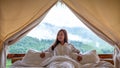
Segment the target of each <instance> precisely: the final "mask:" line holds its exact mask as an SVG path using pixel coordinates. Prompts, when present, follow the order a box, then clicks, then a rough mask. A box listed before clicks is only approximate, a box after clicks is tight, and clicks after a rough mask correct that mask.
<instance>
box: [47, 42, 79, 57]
mask: <svg viewBox="0 0 120 68" xmlns="http://www.w3.org/2000/svg"><path fill="white" fill-rule="evenodd" d="M46 51H47V52H51V53H53V56H64V55H67V56H69V57H70V55H71V54H72V53H78V52H80V51H79V50H78V49H76V48H75V47H74V46H73V45H71V44H68V43H65V44H64V45H61V44H58V45H57V46H56V47H55V49H54V50H53V51H52V49H51V47H50V48H49V49H48V50H46Z"/></svg>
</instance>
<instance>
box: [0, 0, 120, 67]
mask: <svg viewBox="0 0 120 68" xmlns="http://www.w3.org/2000/svg"><path fill="white" fill-rule="evenodd" d="M60 1H62V2H63V3H65V4H66V5H67V6H68V7H69V8H70V9H71V10H72V11H73V12H74V14H75V15H76V16H77V17H78V18H79V19H81V20H82V21H83V22H84V24H85V25H86V26H88V27H89V28H90V29H91V30H93V31H94V32H95V33H96V34H97V35H98V36H100V37H101V38H102V39H104V40H105V41H107V42H109V43H110V44H112V45H113V46H114V47H115V55H114V62H115V67H116V68H120V56H119V55H120V27H119V26H120V19H119V18H120V1H119V0H60ZM56 2H57V0H20V1H19V0H0V59H1V61H0V67H1V68H4V67H5V59H6V47H7V46H8V45H9V44H12V43H14V42H15V41H16V40H17V39H19V38H21V37H22V36H24V34H26V33H27V32H29V31H30V30H31V29H32V28H34V27H35V26H36V25H37V24H38V23H39V22H37V23H36V22H35V21H36V20H37V19H38V18H40V20H42V19H43V17H44V15H45V13H46V12H47V11H48V10H49V9H50V8H51V7H52V6H53V5H54V4H55V3H56Z"/></svg>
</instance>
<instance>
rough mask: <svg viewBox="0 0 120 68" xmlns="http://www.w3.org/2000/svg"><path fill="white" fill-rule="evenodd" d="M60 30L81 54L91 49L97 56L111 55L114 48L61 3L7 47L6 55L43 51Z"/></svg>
mask: <svg viewBox="0 0 120 68" xmlns="http://www.w3.org/2000/svg"><path fill="white" fill-rule="evenodd" d="M61 28H63V29H66V30H67V32H68V41H69V43H71V44H73V45H74V46H75V47H76V48H77V49H79V50H80V52H81V53H84V52H86V51H89V50H93V49H95V50H97V53H99V54H112V53H113V50H114V47H112V46H111V45H110V44H108V43H107V42H105V41H104V40H102V39H101V38H99V37H98V36H97V35H96V34H95V33H93V32H92V31H91V30H90V29H89V28H87V27H86V26H85V25H84V24H83V23H82V22H81V21H80V20H79V19H78V18H77V17H76V16H75V15H74V14H73V13H72V12H71V10H70V9H69V8H68V7H67V6H66V5H64V4H61V3H58V4H56V5H55V6H53V7H52V8H51V10H50V11H49V12H48V14H47V15H46V17H45V18H44V19H43V21H42V22H41V23H40V24H39V25H38V26H36V27H35V28H34V29H33V30H32V31H30V32H29V33H28V34H27V35H26V36H24V37H23V38H21V40H19V41H18V42H16V43H15V44H12V45H11V46H9V49H8V53H10V54H24V53H26V52H27V51H28V50H29V49H35V50H38V51H43V50H45V49H47V48H48V47H50V46H51V45H52V43H53V42H54V40H55V38H56V35H57V32H58V30H59V29H61ZM8 62H9V61H8Z"/></svg>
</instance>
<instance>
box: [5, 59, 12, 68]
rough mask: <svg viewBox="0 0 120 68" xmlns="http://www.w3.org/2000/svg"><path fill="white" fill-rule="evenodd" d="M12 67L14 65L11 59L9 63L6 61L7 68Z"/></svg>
mask: <svg viewBox="0 0 120 68" xmlns="http://www.w3.org/2000/svg"><path fill="white" fill-rule="evenodd" d="M10 65H12V63H11V59H7V61H6V68H9V67H10Z"/></svg>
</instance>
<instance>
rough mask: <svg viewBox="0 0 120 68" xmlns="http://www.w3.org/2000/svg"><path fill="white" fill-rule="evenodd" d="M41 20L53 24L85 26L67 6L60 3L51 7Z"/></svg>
mask: <svg viewBox="0 0 120 68" xmlns="http://www.w3.org/2000/svg"><path fill="white" fill-rule="evenodd" d="M42 22H48V23H50V24H53V25H55V26H66V27H85V26H84V25H83V23H82V22H81V21H80V20H79V19H78V18H77V17H76V16H75V15H74V14H73V13H72V12H71V11H70V10H69V8H68V7H67V6H65V5H61V4H58V5H57V6H56V5H55V6H54V7H53V8H51V10H50V11H49V12H48V14H47V15H46V17H45V18H44V20H43V21H42Z"/></svg>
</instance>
